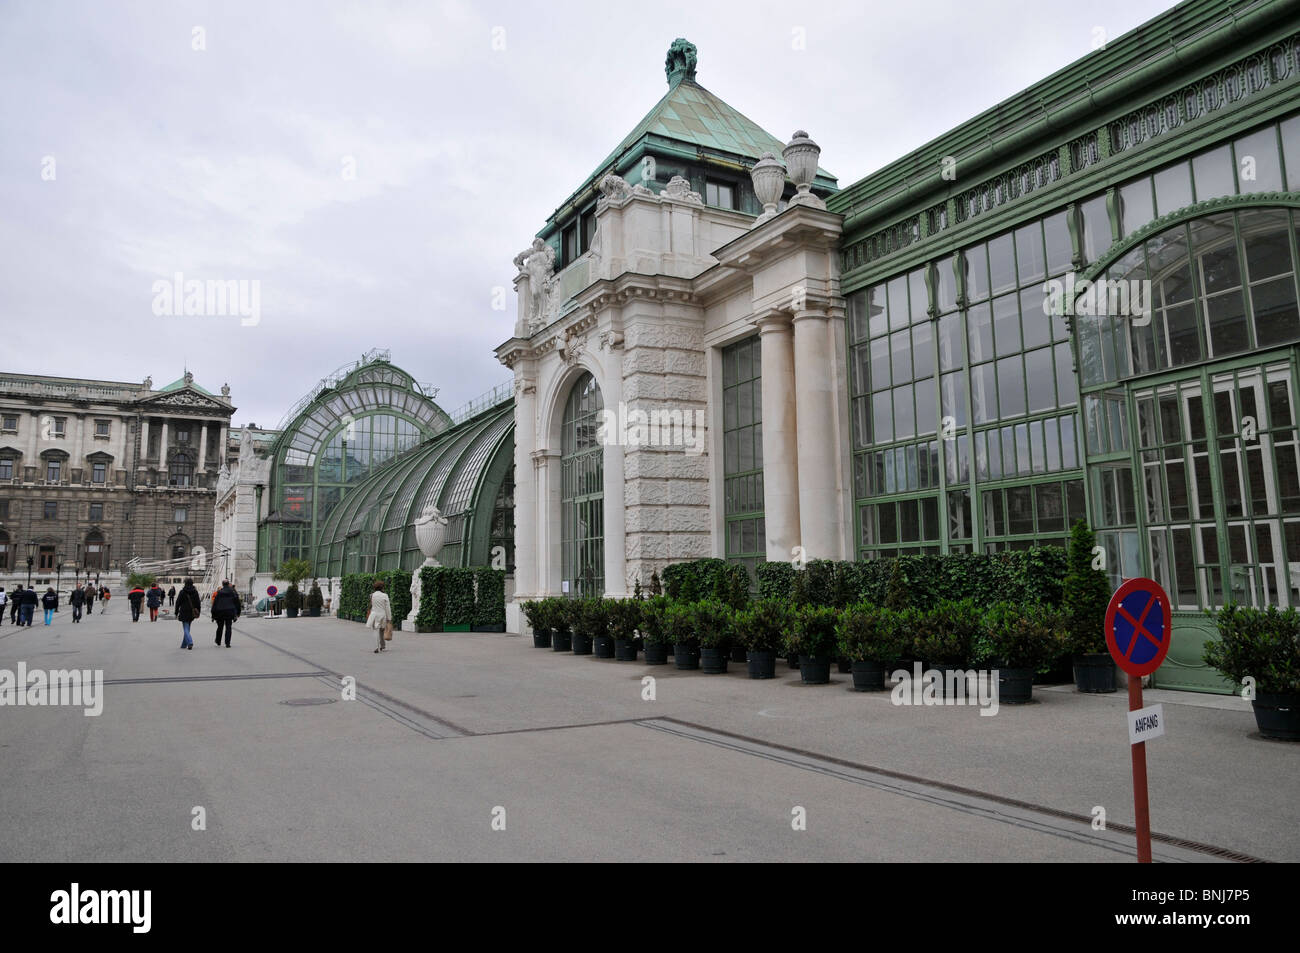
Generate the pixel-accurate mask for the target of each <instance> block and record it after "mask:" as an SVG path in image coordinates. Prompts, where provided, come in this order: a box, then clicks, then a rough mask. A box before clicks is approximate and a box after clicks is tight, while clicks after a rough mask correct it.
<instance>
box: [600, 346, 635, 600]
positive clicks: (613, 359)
mask: <svg viewBox="0 0 1300 953" xmlns="http://www.w3.org/2000/svg"><path fill="white" fill-rule="evenodd" d="M622 354H623V351H622V347H621V345H620V346H619V347H617V348H615V347H610V349H609V350H608V351H607V352H605V353H603V354H602V355H601V357H602V363H603V364H604V369H605V374H604V379H603V380H601V381H600V387H601V393H600V396H601V400H602V401H603V402H604V406H605V409H606V410H608V411H610V412H612V413H613V414H615V415H618V413H619V404H620V403H621V402H622V400H623V361H622ZM615 430H617V428H615ZM617 436H618V435H617V433H614V434H609V439H607V442H606V443H605V447H604V452H603V455H602V460H601V470H602V479H603V484H604V485H603V487H602V489H603V491H604V505H603V506H602V507H601V509H602V515H603V518H604V523H605V525H604V539H605V543H604V546H605V594H606V595H607V596H609V597H610V598H612V599H617V598H622V597H623V596H626V595H628V594H629V593H628V586H627V537H626V535H625V533H624V528H625V519H626V515H627V509H626V508H625V507H624V505H623V501H624V487H625V483H624V479H623V462H624V459H625V457H624V455H625V453H626V449H627V448H626V447H624V446H623V444H622V443H621V442H620V441H619V440H618V439H617Z"/></svg>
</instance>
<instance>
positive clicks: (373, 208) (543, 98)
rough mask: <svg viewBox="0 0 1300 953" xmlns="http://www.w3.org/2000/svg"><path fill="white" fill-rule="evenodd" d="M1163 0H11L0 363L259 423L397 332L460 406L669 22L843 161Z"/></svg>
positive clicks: (617, 132) (662, 48)
mask: <svg viewBox="0 0 1300 953" xmlns="http://www.w3.org/2000/svg"><path fill="white" fill-rule="evenodd" d="M1172 5H1173V4H1171V3H1169V2H1166V0H1092V2H1090V3H1088V4H1085V5H1080V4H1076V3H1066V2H1055V3H1046V4H1037V5H1035V6H1034V7H1033V9H1034V11H1035V15H1034V16H1033V17H1030V16H1028V15H1027V12H1028V9H1029V8H1027V7H1026V6H1025V4H1024V2H1023V0H946V2H943V0H907V2H905V3H898V2H889V3H870V4H858V3H849V2H844V0H838V2H817V0H804V2H801V3H798V4H792V3H789V2H744V3H740V2H725V3H724V2H715V0H710V2H709V3H704V4H702V3H700V2H698V0H690V2H674V0H656V2H653V3H576V2H565V0H555V2H527V3H524V2H521V3H486V2H472V3H471V2H450V0H449V2H432V0H430V2H412V3H381V2H374V3H359V4H352V3H342V2H337V3H336V2H326V0H312V2H301V3H293V2H279V0H253V2H243V0H222V2H213V3H201V2H179V0H166V2H163V0H159V2H140V3H119V2H108V0H103V2H90V0H87V2H61V0H0V324H2V328H3V337H2V338H0V371H8V372H14V371H17V372H26V373H33V374H49V375H58V376H71V377H90V378H96V377H102V378H109V379H115V380H128V381H139V380H143V379H144V378H145V376H146V375H152V377H153V380H154V383H155V386H161V385H163V384H165V383H167V382H169V381H171V380H174V379H176V378H178V377H180V376H181V373H182V371H183V370H184V368H185V367H186V366H188V367H189V369H190V370H192V371H193V372H194V374H195V376H196V378H197V380H198V382H199V383H200V384H202V385H203V386H205V387H207V388H208V389H209V390H211V391H213V392H216V391H217V389H218V388H219V387H220V386H221V385H222V383H224V382H229V384H230V386H231V390H232V399H233V400H234V403H235V404H236V406H237V407H238V410H237V412H236V414H235V422H236V423H237V424H243V423H247V422H256V423H258V424H260V425H261V426H264V427H270V426H274V425H275V424H276V422H277V421H278V420H279V418H280V417H281V415H282V414H283V413H284V411H285V410H286V409H287V408H288V407H289V406H290V405H292V404H293V403H294V401H295V400H296V399H297V398H298V397H299V396H300V395H301V394H302V393H303V392H305V391H307V390H308V389H310V388H311V387H312V386H313V385H314V383H315V382H316V381H317V380H318V379H319V378H320V377H321V376H323V375H325V374H327V373H329V372H331V371H332V370H334V369H335V368H337V367H338V366H339V365H341V364H344V363H346V362H348V361H350V360H354V359H355V358H357V357H358V356H359V355H360V354H361V353H362V352H363V351H366V350H368V349H370V348H375V347H384V348H390V349H391V351H392V358H393V361H394V363H396V364H398V365H399V366H401V367H403V368H405V369H406V370H408V371H409V372H410V373H411V374H413V375H414V376H415V377H416V379H418V380H421V381H428V382H431V383H433V384H435V385H436V386H438V387H439V388H440V389H441V393H440V395H439V397H438V402H439V403H440V404H441V405H442V406H443V407H444V408H446V409H447V410H449V411H453V410H455V408H456V407H458V406H459V405H460V404H462V403H463V402H465V401H467V400H469V399H471V398H473V397H475V396H477V395H478V394H480V393H481V392H483V391H485V390H487V389H489V388H490V387H492V386H493V385H495V384H497V383H499V382H500V381H503V380H505V379H507V378H508V377H509V372H508V371H507V370H506V368H504V367H502V366H501V365H500V364H498V363H497V361H496V359H495V358H494V357H493V355H492V349H493V347H495V346H496V345H497V344H499V343H501V342H502V341H504V340H505V339H506V338H508V337H509V336H510V334H511V333H512V331H513V326H514V315H515V310H514V309H515V301H514V293H513V290H511V291H510V292H509V296H508V308H507V310H505V311H497V310H493V308H492V300H493V289H494V288H496V287H500V286H504V287H506V288H508V289H509V288H510V282H511V279H512V278H513V276H514V271H515V270H514V267H513V266H512V265H511V259H512V258H513V257H514V255H515V253H516V252H518V251H519V250H520V249H522V248H524V247H525V246H526V245H527V244H528V242H529V240H530V238H531V236H532V235H533V234H534V233H535V232H536V231H537V230H538V229H539V228H540V227H541V226H542V224H543V223H544V221H545V219H546V217H547V215H549V214H550V213H551V212H552V211H554V209H555V208H556V206H557V205H559V203H560V202H561V201H563V200H564V199H565V198H566V197H567V196H568V194H569V193H570V192H571V191H572V190H573V189H574V188H576V187H577V186H578V185H579V184H580V183H581V182H582V180H583V179H585V178H586V176H587V175H589V174H590V173H591V172H592V171H594V169H595V166H596V163H598V162H599V161H600V160H602V159H603V158H604V157H605V156H606V155H607V154H608V153H609V151H610V150H611V149H612V148H613V147H614V146H615V145H616V144H617V143H618V142H619V140H621V139H622V137H623V136H624V135H626V134H627V133H628V132H629V131H630V130H631V129H632V127H633V126H634V125H635V124H636V123H637V121H638V120H640V119H641V117H642V116H643V115H644V114H645V113H646V112H648V111H649V109H650V108H651V107H652V106H653V105H654V104H655V102H657V101H658V99H659V98H660V97H661V96H662V95H663V93H664V92H665V90H666V88H667V87H666V80H665V77H664V71H663V63H664V56H665V53H666V51H667V48H668V45H669V44H670V43H671V42H672V40H673V38H674V37H678V36H683V37H686V38H687V39H689V40H691V41H692V42H693V43H695V44H696V45H697V46H698V47H699V67H698V77H697V78H698V81H699V82H700V83H701V85H703V86H706V87H707V88H709V89H710V90H712V91H713V92H714V93H715V94H717V95H718V96H720V97H721V98H722V99H724V100H726V101H727V102H728V103H730V104H731V105H732V106H734V107H735V108H736V109H738V110H740V111H741V112H742V113H744V114H746V115H747V116H749V117H750V118H751V119H753V120H754V121H755V122H757V123H758V124H759V125H761V126H763V127H764V128H766V129H767V130H768V131H770V132H771V133H773V134H774V135H776V136H777V137H778V138H781V139H782V140H785V139H787V138H788V137H789V135H790V133H791V132H792V131H793V130H794V129H796V128H803V129H807V130H808V131H809V133H810V134H811V135H812V136H813V138H814V139H816V140H817V142H818V143H819V144H820V145H821V147H822V158H821V164H822V166H823V167H824V168H826V169H828V170H830V171H831V172H832V173H833V174H835V175H837V176H838V177H839V182H840V185H841V187H843V186H847V185H849V184H851V183H852V182H854V181H856V180H857V179H859V178H861V177H862V176H864V175H866V174H868V173H870V172H872V171H874V170H876V169H878V168H880V167H881V166H882V165H885V164H887V163H889V162H890V161H892V160H894V159H896V158H898V157H900V156H902V155H903V154H905V153H907V152H908V151H910V150H912V149H914V148H916V147H917V146H919V145H921V144H923V143H925V142H927V141H929V140H930V139H932V138H934V137H935V136H937V135H940V134H942V133H943V132H945V131H947V130H948V129H950V128H952V127H953V126H955V125H958V124H959V123H961V122H963V121H964V120H966V119H969V118H970V117H972V116H974V115H975V114H977V113H979V112H980V111H982V110H984V109H986V108H988V107H990V106H993V105H995V104H996V103H998V102H1000V101H1002V100H1003V99H1005V98H1006V97H1008V96H1010V95H1012V94H1014V93H1015V92H1017V91H1019V90H1021V89H1023V88H1024V87H1026V86H1028V85H1029V84H1031V83H1033V82H1035V81H1036V80H1038V79H1041V78H1043V77H1045V76H1046V75H1048V74H1049V73H1051V72H1053V71H1054V70H1057V69H1059V68H1060V67H1062V66H1065V65H1066V64H1068V63H1070V62H1072V61H1074V60H1076V59H1078V58H1079V57H1082V56H1085V55H1087V54H1088V52H1089V51H1090V50H1091V48H1092V45H1093V42H1094V36H1097V35H1099V34H1098V33H1097V31H1098V30H1104V31H1105V34H1106V35H1107V36H1108V37H1111V38H1114V37H1116V36H1118V35H1120V34H1121V33H1124V32H1126V31H1128V30H1130V29H1132V28H1133V27H1134V26H1137V25H1138V24H1140V23H1142V22H1145V21H1146V20H1148V19H1150V18H1151V17H1153V16H1155V15H1156V14H1158V13H1159V12H1161V11H1162V10H1165V9H1167V8H1169V7H1170V6H1172ZM196 47H202V48H201V49H196ZM801 47H802V48H801ZM178 272H179V273H181V274H182V275H183V276H184V277H185V279H186V280H193V279H197V280H203V281H206V280H223V281H224V280H236V281H248V282H252V281H257V282H260V286H259V287H260V320H259V321H258V322H257V323H256V324H253V323H252V322H251V321H249V322H245V321H243V320H241V318H240V317H238V316H233V315H227V316H196V315H190V316H184V315H183V314H180V315H167V314H163V315H156V314H155V313H154V310H155V303H156V300H155V293H154V283H155V282H156V281H159V280H167V281H170V280H171V279H172V276H173V275H175V274H176V273H178ZM250 287H251V286H250Z"/></svg>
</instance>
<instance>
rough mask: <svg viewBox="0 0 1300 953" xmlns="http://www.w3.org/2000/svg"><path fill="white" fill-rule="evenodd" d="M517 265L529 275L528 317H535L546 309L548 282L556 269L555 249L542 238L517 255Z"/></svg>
mask: <svg viewBox="0 0 1300 953" xmlns="http://www.w3.org/2000/svg"><path fill="white" fill-rule="evenodd" d="M515 267H516V268H518V269H519V271H520V273H521V274H526V275H527V276H528V293H529V303H528V317H529V318H532V319H535V318H537V317H539V316H540V315H541V314H542V313H543V312H544V311H545V307H544V305H545V303H546V283H547V280H548V279H549V278H550V277H551V275H552V274H553V273H554V271H555V249H554V248H552V247H551V246H550V245H548V244H546V242H544V241H542V240H541V239H540V238H534V239H533V243H532V244H531V245H529V246H528V247H527V248H525V249H524V250H523V251H521V252H520V253H519V254H518V255H515Z"/></svg>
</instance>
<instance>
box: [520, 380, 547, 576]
mask: <svg viewBox="0 0 1300 953" xmlns="http://www.w3.org/2000/svg"><path fill="white" fill-rule="evenodd" d="M536 437H537V387H536V385H535V383H534V382H533V381H532V380H530V379H529V378H526V377H523V376H518V377H516V378H515V600H516V601H522V600H525V599H531V598H532V597H533V596H534V595H535V594H537V593H539V592H541V591H542V590H541V587H540V586H539V585H538V578H539V577H538V575H537V569H538V566H537V482H536V481H537V471H536V469H535V468H534V466H533V459H532V456H533V448H534V443H535V442H536Z"/></svg>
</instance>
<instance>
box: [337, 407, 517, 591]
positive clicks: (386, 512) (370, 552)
mask: <svg viewBox="0 0 1300 953" xmlns="http://www.w3.org/2000/svg"><path fill="white" fill-rule="evenodd" d="M513 461H514V402H513V400H506V401H504V402H502V403H500V404H498V405H496V406H495V407H493V408H491V409H490V410H488V411H486V412H484V413H482V414H479V415H478V416H476V417H474V418H472V419H471V420H468V421H466V422H464V423H462V424H460V425H458V426H456V427H454V428H453V429H451V430H448V431H446V432H444V433H440V434H438V435H437V436H435V437H433V438H432V439H430V440H426V441H425V442H423V443H421V444H419V445H418V446H416V447H414V448H412V449H411V450H410V451H408V452H406V453H405V454H402V455H401V456H399V457H397V458H396V459H394V460H393V461H391V462H390V463H388V464H386V465H384V466H382V467H380V468H378V469H375V470H373V471H372V473H371V474H370V476H368V477H366V478H365V479H364V480H362V481H361V482H359V483H357V484H356V486H354V487H353V488H352V490H351V491H350V492H349V493H348V495H347V496H346V497H345V498H344V499H343V501H342V502H341V503H339V504H338V506H336V507H335V508H334V509H333V511H332V512H331V513H330V514H329V516H328V517H326V518H325V519H324V521H323V522H322V524H321V528H320V533H319V537H318V539H319V543H318V545H317V547H316V553H315V558H314V559H313V562H314V563H315V565H316V566H318V567H319V572H320V574H321V575H322V576H339V575H343V574H344V573H351V572H371V571H375V570H382V569H397V568H403V569H414V568H415V567H416V566H418V565H419V564H420V563H421V562H422V561H423V560H424V556H423V554H422V553H421V552H420V550H419V546H418V545H417V544H416V541H415V527H414V523H415V520H416V519H417V518H418V517H419V515H420V513H421V512H422V511H423V510H424V508H425V507H426V506H427V505H429V504H433V505H435V506H437V507H438V509H439V510H440V511H441V512H442V515H443V516H445V517H447V520H448V526H447V535H446V538H445V542H444V545H443V549H442V551H441V552H440V553H439V555H438V560H439V562H441V563H442V564H443V565H446V566H468V565H474V564H482V563H485V562H487V559H488V556H487V540H488V536H489V534H490V531H491V522H492V509H493V506H494V504H495V502H496V499H497V495H498V493H499V491H500V489H501V486H502V484H503V482H504V481H505V479H506V477H507V476H508V473H509V469H510V467H511V466H512V465H513Z"/></svg>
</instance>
